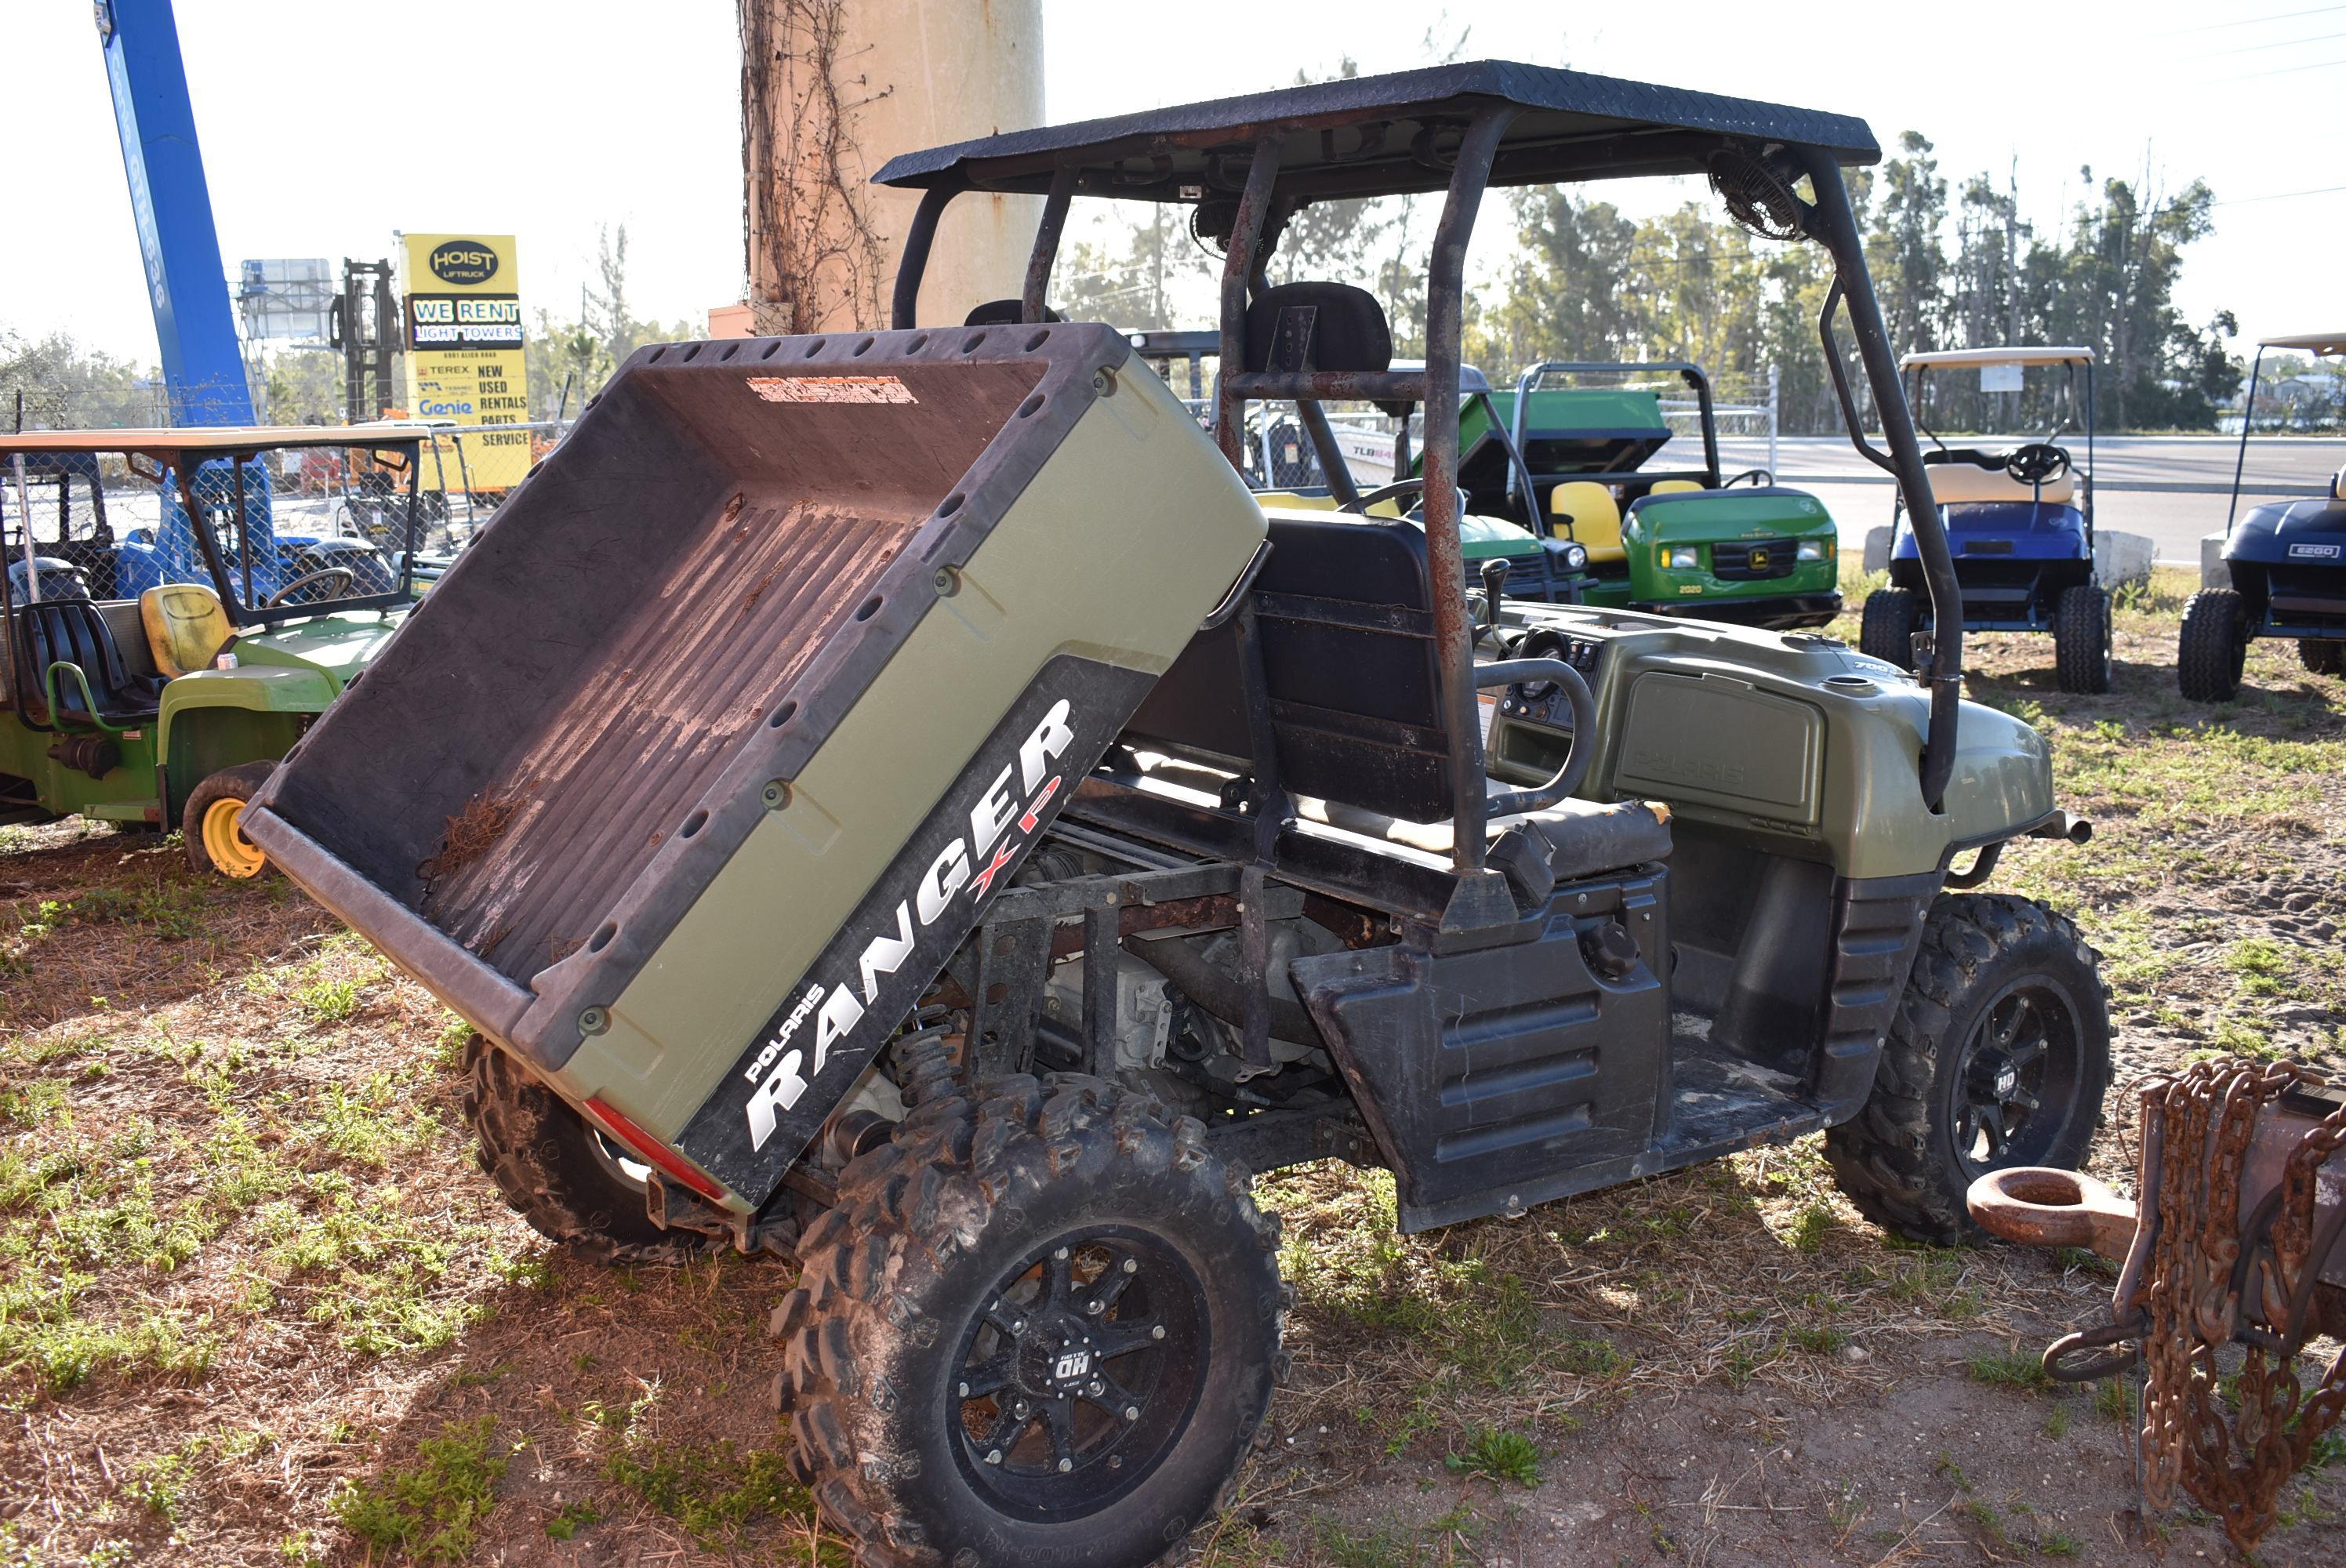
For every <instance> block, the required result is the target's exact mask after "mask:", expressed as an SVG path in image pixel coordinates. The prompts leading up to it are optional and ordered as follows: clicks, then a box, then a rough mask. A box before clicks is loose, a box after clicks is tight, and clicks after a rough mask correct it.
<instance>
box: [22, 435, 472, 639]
mask: <svg viewBox="0 0 2346 1568" xmlns="http://www.w3.org/2000/svg"><path fill="white" fill-rule="evenodd" d="M429 439H430V433H429V432H428V431H425V430H422V429H419V428H417V427H414V426H410V425H395V424H355V425H343V426H332V425H278V426H269V425H261V426H221V427H217V428H189V429H185V430H83V431H77V430H24V431H16V432H13V433H11V432H5V431H0V485H13V484H14V477H13V474H14V470H15V459H17V458H18V457H24V458H27V459H33V458H40V459H46V460H47V462H48V463H51V464H52V465H64V464H66V463H70V462H71V460H72V459H74V458H76V457H78V458H82V459H85V460H87V463H89V464H90V465H92V466H91V472H93V473H94V472H95V467H94V465H95V463H96V460H97V458H99V457H105V456H116V457H120V458H121V459H122V460H123V461H124V462H125V463H127V464H128V467H129V469H130V472H131V473H132V474H133V475H135V476H136V477H138V478H140V479H144V480H147V481H148V482H150V483H153V484H158V485H159V484H162V483H163V481H164V478H165V476H166V475H168V476H169V478H170V481H171V483H172V484H173V487H174V488H175V489H176V490H177V491H178V492H179V504H180V505H181V506H182V507H184V508H185V509H186V511H187V514H188V520H189V527H190V529H191V531H192V532H193V533H194V535H195V543H196V549H197V552H198V554H199V555H200V557H201V559H202V561H203V564H204V570H205V572H206V573H207V574H208V575H209V576H210V578H211V586H212V591H213V592H214V593H217V594H218V595H219V599H220V606H221V607H222V608H223V609H225V610H226V611H227V612H228V615H229V619H230V621H231V622H233V623H234V624H235V625H237V626H274V625H276V624H277V623H279V622H280V621H290V620H299V619H302V618H304V617H306V616H316V615H321V614H324V613H326V612H328V611H343V610H379V609H392V608H395V607H397V606H402V605H405V604H407V603H409V602H411V601H412V600H413V598H414V596H415V582H414V572H415V545H416V537H415V522H416V495H417V489H418V485H419V483H420V481H421V477H422V472H423V471H422V469H421V468H420V466H419V465H418V463H417V462H416V453H417V452H418V450H419V449H420V448H421V446H422V444H423V442H425V441H427V440H429ZM300 447H339V448H346V449H354V450H362V451H367V452H372V453H376V454H378V455H379V456H380V455H381V454H383V453H396V454H398V456H397V461H396V462H395V463H389V464H387V466H391V467H393V468H394V469H395V470H397V471H401V472H403V473H405V474H406V476H407V524H406V527H405V529H404V530H403V537H404V545H403V550H402V553H401V559H400V565H399V576H398V582H397V585H396V586H394V587H393V588H392V589H391V590H390V591H388V592H386V593H379V594H362V595H354V596H350V597H345V598H336V599H333V600H331V601H328V602H324V603H320V604H296V605H276V606H271V605H266V604H261V605H256V604H254V603H252V602H251V601H252V599H253V598H254V597H255V595H254V592H253V571H252V566H253V550H252V526H251V515H250V505H249V503H250V499H251V497H250V494H249V493H248V492H249V485H248V479H247V471H248V470H249V469H250V466H251V464H252V463H253V462H254V461H255V460H256V459H257V458H258V457H259V456H260V453H264V452H274V451H281V450H285V449H287V448H300ZM212 462H226V463H228V467H229V473H230V479H229V507H228V517H227V522H228V524H229V526H230V531H231V532H230V537H231V539H232V540H233V542H234V549H235V552H236V557H235V560H234V562H233V563H232V562H231V560H230V557H229V555H227V554H225V553H224V552H223V551H222V550H221V548H220V540H219V532H218V530H217V529H215V528H214V527H213V526H211V525H210V524H209V517H210V515H211V514H212V511H213V510H214V509H213V508H209V507H207V506H205V505H204V504H203V502H202V500H201V498H200V497H199V495H198V494H197V491H196V473H197V471H198V470H199V469H200V468H201V467H202V466H203V464H205V463H212ZM14 500H15V494H14V491H13V490H11V492H10V501H11V504H14ZM100 515H101V516H103V512H102V510H101V512H100ZM26 524H27V526H26V535H25V538H26V551H27V554H28V555H29V553H30V542H31V538H32V535H31V532H30V519H27V520H26ZM109 537H110V535H109ZM36 596H37V590H36ZM14 607H15V606H13V605H11V604H10V603H9V594H8V583H7V576H6V574H5V573H0V617H5V616H6V615H7V613H8V612H9V611H10V610H11V609H13V608H14Z"/></svg>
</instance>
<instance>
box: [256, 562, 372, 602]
mask: <svg viewBox="0 0 2346 1568" xmlns="http://www.w3.org/2000/svg"><path fill="white" fill-rule="evenodd" d="M325 577H339V578H340V579H342V580H341V581H340V582H338V583H336V584H335V585H334V591H333V592H332V593H331V594H329V595H327V596H326V597H328V598H340V597H341V596H342V590H343V589H345V588H348V587H349V586H350V585H352V584H353V583H355V582H357V581H358V580H359V575H358V574H357V573H356V572H353V571H352V570H351V569H350V568H349V567H348V566H321V567H319V568H318V569H317V570H316V571H314V572H304V573H302V574H301V575H300V576H298V577H296V578H294V579H293V580H292V581H291V582H290V583H288V584H286V585H284V586H283V587H281V588H280V589H278V590H277V591H276V592H275V593H273V594H271V595H270V596H269V597H268V599H267V600H266V601H265V602H263V604H262V605H261V606H260V607H261V608H262V609H265V610H274V609H277V608H280V606H285V605H289V604H291V603H292V602H293V596H294V594H296V593H297V592H299V591H300V590H301V589H303V588H306V587H308V586H309V585H311V584H312V583H315V582H317V581H319V580H320V579H321V578H325Z"/></svg>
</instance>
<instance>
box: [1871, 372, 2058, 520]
mask: <svg viewBox="0 0 2346 1568" xmlns="http://www.w3.org/2000/svg"><path fill="white" fill-rule="evenodd" d="M1989 365H2018V366H2021V367H2023V368H2026V367H2028V366H2032V365H2039V366H2042V365H2056V366H2059V367H2061V368H2063V369H2065V370H2066V371H2067V372H2068V377H2067V380H2066V382H2064V383H2063V387H2064V391H2065V392H2066V397H2065V399H2064V400H2063V404H2062V406H2061V412H2060V418H2059V419H2058V420H2056V421H2055V423H2054V425H2053V428H2052V429H2051V430H2049V431H2047V432H2045V438H2044V439H2045V443H2046V444H2048V445H2049V444H2050V443H2054V442H2055V441H2058V440H2059V439H2060V438H2061V436H2062V435H2063V434H2064V433H2066V432H2068V431H2071V430H2074V429H2076V428H2077V410H2078V408H2079V407H2080V404H2079V402H2078V401H2077V367H2079V366H2080V365H2083V366H2084V367H2085V371H2086V398H2085V402H2084V404H2083V405H2082V406H2083V407H2084V409H2085V412H2086V423H2085V427H2084V428H2085V432H2086V466H2085V470H2084V476H2085V480H2086V483H2085V484H2084V486H2083V487H2082V489H2081V492H2080V494H2079V501H2080V505H2079V508H2078V509H2079V510H2080V511H2081V512H2082V513H2084V514H2085V518H2086V538H2088V539H2091V538H2092V537H2093V534H2094V433H2095V431H2096V429H2097V428H2098V427H2099V424H2100V419H2099V416H2098V415H2097V414H2096V412H2095V407H2096V405H2095V402H2094V351H2093V350H2091V349H2076V348H2030V347H2025V346H2022V345H2018V344H2015V345H2012V346H2009V347H2001V348H1984V349H1934V350H1931V351H1927V352H1923V353H1913V354H1908V355H1907V356H1906V357H1905V358H1904V359H1902V360H1901V361H1898V368H1899V369H1900V370H1901V371H1902V372H1911V378H1912V379H1911V381H1910V382H1909V385H1910V386H1911V387H1912V389H1913V391H1912V392H1911V394H1910V395H1909V397H1908V399H1907V402H1908V404H1909V406H1910V407H1911V408H1912V409H1913V414H1914V427H1915V428H1916V429H1917V430H1919V431H1921V432H1922V433H1923V434H1924V435H1926V436H1929V437H1930V438H1931V441H1932V443H1933V444H1934V445H1936V446H1937V447H1938V448H1939V450H1940V451H1942V452H1944V451H1946V450H1948V448H1947V443H1945V442H1944V441H1942V440H1940V438H1939V433H1938V432H1936V431H1934V430H1933V429H1932V428H1931V426H1930V424H1929V423H1928V422H1926V421H1925V420H1924V418H1923V414H1924V412H1925V411H1927V410H1928V408H1929V407H1930V400H1929V397H1928V395H1927V394H1928V391H1929V384H1930V376H1931V372H1933V371H1942V370H1977V369H1982V368H1984V367H1986V366H1989Z"/></svg>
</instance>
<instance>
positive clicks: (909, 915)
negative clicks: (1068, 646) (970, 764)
mask: <svg viewBox="0 0 2346 1568" xmlns="http://www.w3.org/2000/svg"><path fill="white" fill-rule="evenodd" d="M1069 711H1070V708H1069V705H1068V702H1067V700H1066V698H1065V697H1062V698H1060V699H1059V700H1058V701H1057V702H1056V703H1054V704H1053V705H1052V706H1051V708H1050V710H1049V711H1048V712H1046V713H1045V714H1044V715H1043V718H1042V720H1041V721H1040V722H1039V723H1037V724H1036V725H1035V728H1034V729H1033V730H1032V731H1031V732H1030V733H1029V734H1028V735H1027V737H1026V738H1025V740H1023V741H1021V742H1019V745H1018V761H1017V763H1016V772H1017V774H1018V782H1019V788H1018V792H1017V793H1016V794H1015V795H1014V794H1012V793H1011V789H1010V775H1011V772H1012V770H1013V769H1012V768H1011V767H1010V766H1007V765H1005V767H1004V768H1003V769H1002V770H1001V771H1000V772H999V773H997V774H995V775H994V779H993V780H992V782H990V783H989V784H987V785H986V787H985V788H984V790H982V791H981V792H980V793H979V794H978V795H977V797H976V799H974V800H973V801H971V802H970V804H969V807H968V812H969V831H968V833H967V834H965V835H959V834H957V835H955V836H954V838H953V839H952V840H948V841H947V843H946V844H945V846H944V848H943V850H939V851H938V852H937V855H936V857H935V859H933V860H931V861H930V862H929V866H928V869H927V870H926V871H924V872H923V873H922V875H921V878H920V880H919V881H918V882H917V883H916V884H915V886H914V889H913V893H912V895H911V896H909V897H907V898H903V899H899V900H897V901H896V908H895V924H894V929H893V930H891V931H883V932H881V934H879V935H878V936H875V937H873V938H872V940H871V941H870V942H866V943H864V945H863V951H862V953H861V954H859V955H858V957H857V959H856V961H855V964H856V974H855V977H854V979H853V980H852V982H851V981H850V980H849V979H848V978H847V977H845V976H844V975H842V976H841V977H839V978H838V979H837V980H819V981H818V982H817V983H815V984H813V985H812V986H811V987H810V988H809V989H808V990H807V992H806V993H805V994H804V995H802V996H801V997H800V999H799V1001H798V1003H797V1005H795V1006H794V1007H792V1008H791V1009H790V1013H789V1015H788V1016H787V1017H785V1018H784V1019H783V1020H782V1023H781V1025H780V1027H779V1028H778V1029H776V1030H775V1032H774V1033H773V1035H772V1037H771V1038H770V1039H769V1040H768V1041H767V1042H766V1044H765V1046H764V1048H763V1049H761V1050H760V1052H759V1053H758V1055H757V1058H756V1060H755V1061H753V1062H752V1063H751V1064H750V1069H749V1072H748V1073H747V1074H745V1076H749V1077H752V1078H755V1077H757V1076H759V1075H760V1074H763V1080H764V1081H763V1082H761V1083H760V1084H759V1085H758V1087H757V1088H756V1089H755V1090H753V1091H752V1092H751V1093H750V1098H749V1102H748V1105H747V1114H748V1115H749V1119H750V1147H751V1148H752V1149H760V1148H763V1147H764V1146H765V1145H766V1140H767V1139H768V1138H770V1137H772V1136H773V1135H774V1128H775V1125H777V1122H778V1119H779V1118H780V1115H781V1114H782V1113H783V1112H785V1111H787V1110H789V1109H790V1107H791V1106H793V1105H797V1104H798V1103H799V1101H800V1100H801V1098H802V1097H804V1095H805V1094H806V1092H807V1087H808V1085H809V1084H812V1083H813V1082H814V1080H815V1079H817V1078H818V1077H820V1076H821V1074H822V1069H823V1066H824V1064H826V1063H828V1062H829V1061H830V1060H831V1052H832V1050H833V1049H834V1048H835V1047H836V1046H837V1045H838V1044H839V1043H840V1042H841V1040H843V1039H845V1038H846V1037H847V1035H848V1034H849V1033H852V1031H853V1030H854V1028H855V1026H856V1025H857V1024H859V1023H862V1021H863V1014H864V1010H865V1009H866V1008H868V1007H870V1006H871V1005H872V1003H875V1002H876V1001H878V1000H879V996H880V978H881V976H882V975H886V974H893V973H894V972H896V971H897V970H899V969H902V968H903V966H904V964H905V962H906V961H907V960H909V959H910V958H911V957H912V956H913V950H914V949H915V947H916V946H917V945H918V938H919V936H920V934H921V933H923V932H926V931H927V930H928V928H929V927H931V926H933V925H934V924H936V923H937V921H939V920H940V919H941V918H943V915H944V913H945V911H947V910H948V909H950V908H951V907H952V906H953V901H954V898H955V897H956V896H957V895H959V894H960V893H962V892H963V891H964V890H966V891H967V892H968V894H969V897H970V898H971V899H972V900H973V901H976V900H983V899H984V897H985V896H986V894H988V893H989V892H991V891H994V879H995V878H996V877H998V876H1000V875H1001V874H1002V872H1003V871H1005V869H1006V868H1007V867H1008V866H1009V864H1010V862H1011V861H1012V860H1015V859H1016V858H1017V854H1018V850H1019V849H1020V848H1021V847H1022V846H1023V845H1024V844H1025V841H1026V840H1028V839H1029V838H1031V837H1032V836H1033V835H1034V833H1035V830H1036V829H1037V828H1039V827H1040V826H1041V825H1042V814H1043V811H1044V809H1045V807H1047V806H1048V805H1049V804H1050V803H1051V800H1052V799H1053V798H1054V797H1055V796H1056V795H1057V794H1058V792H1059V784H1060V778H1059V775H1057V774H1056V773H1052V772H1051V770H1050V769H1051V764H1052V763H1053V762H1054V761H1055V760H1056V759H1058V758H1060V757H1062V756H1064V755H1065V754H1066V750H1067V748H1068V747H1070V746H1072V745H1074V744H1075V739H1076V732H1075V731H1074V730H1073V729H1072V728H1069V727H1068V724H1067V716H1068V713H1069ZM1046 775H1047V778H1046ZM1021 799H1024V800H1025V802H1026V804H1025V807H1024V808H1022V807H1021V806H1020V805H1019V801H1020V800H1021ZM1014 827H1015V829H1016V830H1017V831H1016V832H1015V834H1014V833H1012V831H1011V830H1012V829H1013V828H1014ZM810 1011H811V1012H812V1013H813V1014H814V1044H813V1045H812V1046H811V1047H798V1046H792V1045H791V1044H790V1037H791V1036H792V1035H793V1034H795V1033H797V1032H798V1030H799V1027H800V1025H801V1023H804V1021H805V1019H806V1016H807V1014H808V1013H809V1012H810ZM889 1022H890V1023H893V1022H894V1020H893V1019H891V1020H890V1021H889ZM810 1052H811V1062H810ZM777 1057H779V1060H777Z"/></svg>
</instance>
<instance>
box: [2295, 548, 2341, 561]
mask: <svg viewBox="0 0 2346 1568" xmlns="http://www.w3.org/2000/svg"><path fill="white" fill-rule="evenodd" d="M2339 549H2340V547H2339V546H2338V545H2290V547H2289V558H2290V560H2292V561H2335V560H2336V559H2338V555H2339Z"/></svg>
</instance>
